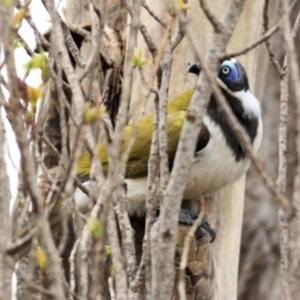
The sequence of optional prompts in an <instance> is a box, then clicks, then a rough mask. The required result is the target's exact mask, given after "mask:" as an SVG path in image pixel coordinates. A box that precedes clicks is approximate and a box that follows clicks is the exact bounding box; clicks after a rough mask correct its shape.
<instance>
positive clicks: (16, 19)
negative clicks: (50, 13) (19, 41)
mask: <svg viewBox="0 0 300 300" xmlns="http://www.w3.org/2000/svg"><path fill="white" fill-rule="evenodd" d="M26 14H27V8H21V9H20V10H19V11H18V12H17V13H16V14H15V15H14V25H15V26H16V27H18V26H20V25H21V23H22V21H23V19H24V18H25V16H26Z"/></svg>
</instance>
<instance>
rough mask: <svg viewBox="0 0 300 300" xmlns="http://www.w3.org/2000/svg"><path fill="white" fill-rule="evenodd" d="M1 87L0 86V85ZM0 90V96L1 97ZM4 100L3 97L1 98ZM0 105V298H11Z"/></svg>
mask: <svg viewBox="0 0 300 300" xmlns="http://www.w3.org/2000/svg"><path fill="white" fill-rule="evenodd" d="M0 89H1V87H0ZM1 94H2V91H0V98H2V95H1ZM2 100H4V99H2ZM2 122H3V121H2V107H1V106H0V145H1V146H0V190H1V195H0V213H1V218H0V299H11V296H12V294H11V288H12V286H11V279H12V273H13V270H12V267H11V266H12V265H13V261H12V258H11V257H9V255H8V254H7V253H5V248H6V245H7V241H9V240H10V239H11V230H10V220H9V207H10V200H11V193H10V189H9V179H8V175H7V171H6V163H5V157H4V144H5V142H4V130H3V123H2Z"/></svg>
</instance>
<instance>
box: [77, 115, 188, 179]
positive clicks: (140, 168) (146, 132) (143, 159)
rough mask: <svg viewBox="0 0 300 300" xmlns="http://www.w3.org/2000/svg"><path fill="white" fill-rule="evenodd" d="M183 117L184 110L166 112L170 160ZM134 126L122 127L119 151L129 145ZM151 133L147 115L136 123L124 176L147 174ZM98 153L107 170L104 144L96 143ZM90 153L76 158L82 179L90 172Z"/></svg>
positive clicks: (151, 124) (149, 117)
mask: <svg viewBox="0 0 300 300" xmlns="http://www.w3.org/2000/svg"><path fill="white" fill-rule="evenodd" d="M184 119H185V112H184V111H175V112H172V113H169V114H168V117H167V128H168V155H169V159H170V160H171V161H172V160H173V159H174V157H175V153H176V149H177V144H178V141H179V136H180V131H181V128H182V125H183V122H184ZM133 131H134V126H133V125H132V124H130V125H128V126H126V127H125V128H124V137H123V143H122V146H121V152H123V151H125V150H126V149H127V147H128V145H129V142H130V139H131V137H132V135H133ZM152 133H153V117H152V116H148V117H145V118H143V119H142V120H141V121H140V122H139V124H138V132H137V136H136V139H135V142H134V144H133V146H132V148H131V152H130V155H129V159H128V163H127V166H126V177H129V178H134V177H143V176H146V175H147V170H148V159H149V154H150V147H151V141H152ZM98 155H99V158H100V160H101V162H102V166H103V170H104V172H105V173H106V172H107V171H108V156H107V151H106V148H105V146H104V144H100V145H98ZM90 165H91V161H90V155H89V153H88V152H84V153H83V154H82V155H81V156H80V158H79V160H78V175H79V177H81V178H84V180H87V179H88V175H89V172H90Z"/></svg>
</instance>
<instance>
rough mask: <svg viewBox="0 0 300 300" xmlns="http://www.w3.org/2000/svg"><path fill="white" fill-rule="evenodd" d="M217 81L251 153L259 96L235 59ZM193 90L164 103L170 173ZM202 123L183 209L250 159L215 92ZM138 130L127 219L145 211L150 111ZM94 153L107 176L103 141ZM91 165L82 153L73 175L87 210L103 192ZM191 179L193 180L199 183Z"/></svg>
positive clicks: (256, 138) (258, 127)
mask: <svg viewBox="0 0 300 300" xmlns="http://www.w3.org/2000/svg"><path fill="white" fill-rule="evenodd" d="M187 72H189V73H193V74H195V75H197V76H199V74H200V72H201V67H200V66H199V64H192V65H190V66H189V67H188V69H187ZM216 80H217V83H218V85H219V87H220V88H221V91H222V93H223V95H224V97H225V99H226V101H227V103H228V105H229V106H230V108H231V110H232V112H233V114H234V115H235V116H236V118H237V120H238V121H239V123H240V124H241V125H242V126H243V128H244V129H245V131H246V133H247V134H248V135H249V138H250V141H251V143H252V145H253V149H254V152H257V151H258V150H259V147H260V144H261V141H262V134H263V125H262V117H261V107H260V102H259V101H258V99H257V98H256V97H255V96H254V95H253V94H252V92H251V91H250V88H249V83H248V78H247V74H246V71H245V69H244V67H243V66H242V64H241V63H240V62H239V61H237V60H236V59H234V58H231V59H227V60H224V61H222V62H221V63H220V68H219V72H218V76H217V79H216ZM193 93H194V89H188V90H187V91H185V92H183V93H182V94H180V95H179V96H178V97H176V98H175V99H173V100H172V101H170V102H169V103H168V107H167V136H168V159H169V168H170V171H171V172H172V166H173V162H174V159H175V155H176V149H177V145H178V142H179V139H180V132H181V129H182V126H183V123H184V121H185V116H186V111H187V109H188V106H189V103H190V100H191V98H192V96H193ZM202 123H203V126H202V128H201V130H200V134H199V136H198V139H197V143H196V147H195V151H194V161H193V164H192V167H191V170H190V173H189V175H188V178H187V184H186V186H185V190H184V193H183V197H182V207H185V204H186V203H195V202H197V203H199V200H198V196H199V190H200V191H201V193H202V194H203V196H205V197H207V196H211V195H213V194H214V193H215V192H217V191H218V190H219V189H221V188H223V187H224V186H226V185H228V184H230V183H232V182H234V181H236V180H238V179H239V178H241V177H242V176H243V175H244V174H245V173H246V172H247V170H248V169H249V167H250V159H249V157H248V156H247V154H246V152H245V151H244V149H243V147H242V145H241V144H240V142H239V140H238V138H237V137H236V136H235V134H234V131H233V130H232V129H231V127H230V126H229V124H228V122H227V119H226V116H225V115H224V113H223V111H222V109H220V107H219V106H218V104H217V101H216V99H215V95H214V94H212V95H211V97H210V99H209V101H208V105H207V109H206V111H205V114H204V116H203V122H202ZM134 128H135V126H134V125H133V124H129V125H127V126H126V127H125V128H124V131H123V140H122V145H121V150H120V151H121V152H122V151H125V149H127V147H128V144H129V141H130V137H131V136H132V133H133V130H134ZM137 128H138V132H137V136H136V139H135V142H134V143H133V146H132V149H131V152H130V154H129V158H128V162H127V165H126V172H125V183H126V185H127V198H128V203H127V209H128V214H129V216H131V217H134V216H138V217H143V216H145V215H146V195H147V173H148V159H149V155H150V147H151V141H152V133H153V116H152V115H149V116H146V117H144V118H142V119H141V120H140V121H139V123H138V126H137ZM97 153H98V156H99V159H100V161H101V163H102V169H103V171H104V173H105V174H106V173H107V172H108V169H109V167H110V166H109V163H108V154H107V149H106V146H105V144H104V143H100V144H99V145H97ZM90 168H91V158H90V154H89V153H88V152H84V153H82V155H81V156H80V157H79V159H78V170H77V173H78V175H77V176H78V178H79V179H80V180H81V181H82V182H83V185H84V186H85V187H86V188H87V190H88V191H89V196H87V195H86V194H85V193H83V192H82V191H81V190H80V189H79V188H77V189H76V190H75V193H74V197H73V198H74V200H75V204H76V206H77V208H78V209H79V210H80V211H82V212H85V213H86V212H88V211H89V210H90V209H91V208H92V207H93V205H94V202H93V200H92V199H95V198H97V196H98V195H99V192H100V190H101V187H99V186H98V184H97V183H96V182H95V181H92V180H90V178H89V177H90ZM54 174H55V173H54ZM195 182H197V186H196V185H195ZM61 205H62V201H59V203H58V205H55V206H54V208H53V211H51V212H50V214H49V222H50V225H51V228H55V231H58V230H59V228H61V224H62V222H61V219H60V214H59V209H60V207H61ZM183 211H184V212H183V213H181V216H180V217H179V220H181V221H183V223H186V224H191V223H192V222H193V220H194V219H195V218H196V217H197V214H196V213H195V212H193V211H190V213H187V210H186V209H183ZM188 211H189V210H188ZM33 227H34V223H31V224H29V225H27V227H25V228H23V229H22V230H21V233H20V234H19V235H18V236H19V237H24V236H25V235H26V234H27V233H28V232H29V231H30V229H32V228H33ZM203 228H204V229H208V231H209V226H208V225H207V223H205V222H204V224H203ZM28 241H29V240H28ZM27 245H29V242H27ZM29 248H30V247H27V248H26V249H29ZM24 249H25V248H23V249H22V256H24V254H26V253H27V250H26V251H25V250H24Z"/></svg>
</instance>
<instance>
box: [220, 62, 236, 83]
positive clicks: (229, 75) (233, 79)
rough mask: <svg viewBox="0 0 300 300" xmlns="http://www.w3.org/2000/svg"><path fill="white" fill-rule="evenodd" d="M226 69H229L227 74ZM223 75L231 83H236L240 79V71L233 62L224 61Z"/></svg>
mask: <svg viewBox="0 0 300 300" xmlns="http://www.w3.org/2000/svg"><path fill="white" fill-rule="evenodd" d="M226 67H227V68H229V71H228V72H227V73H225V70H226V71H227V69H226ZM221 74H222V76H224V77H225V78H226V79H227V80H229V81H231V82H236V81H238V79H239V72H238V69H237V67H236V66H235V64H234V63H233V62H232V61H231V60H224V61H223V62H222V65H221Z"/></svg>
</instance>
